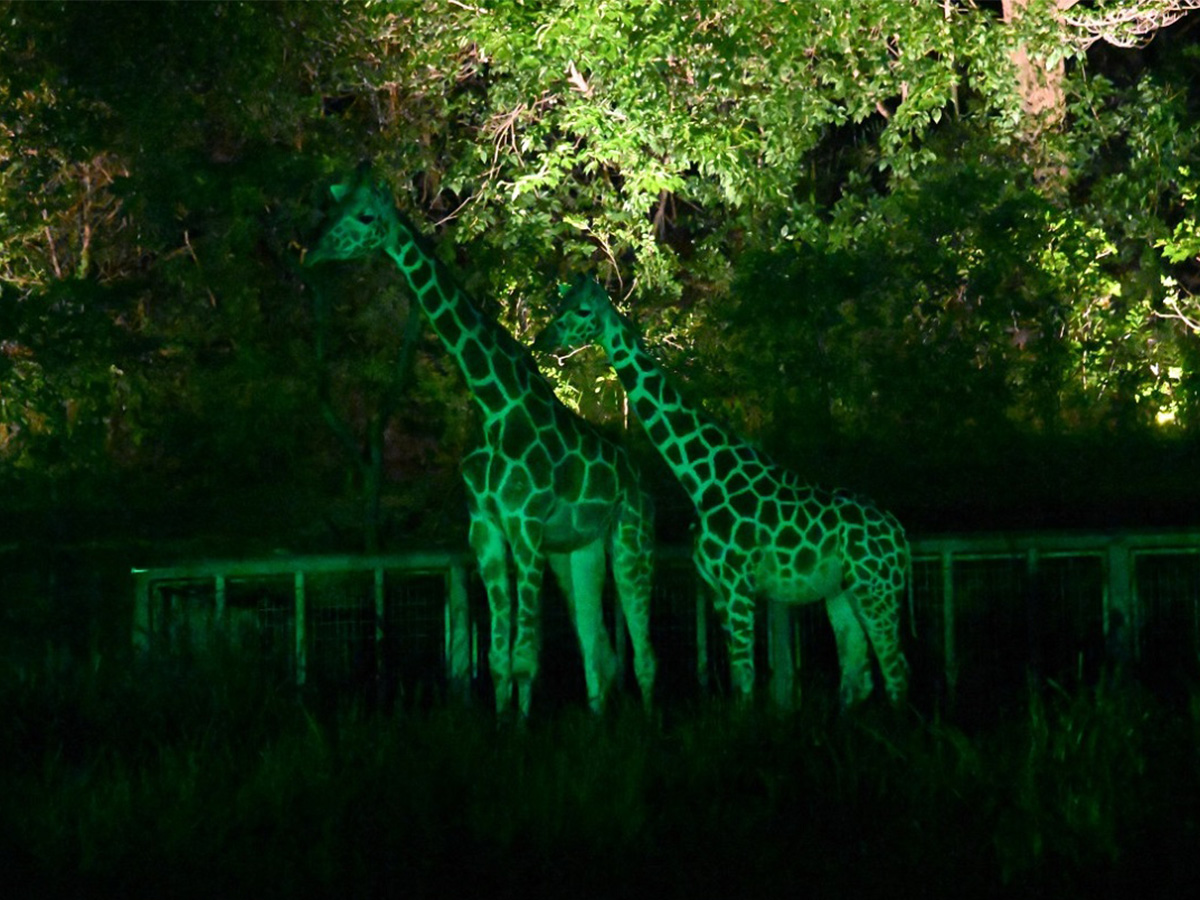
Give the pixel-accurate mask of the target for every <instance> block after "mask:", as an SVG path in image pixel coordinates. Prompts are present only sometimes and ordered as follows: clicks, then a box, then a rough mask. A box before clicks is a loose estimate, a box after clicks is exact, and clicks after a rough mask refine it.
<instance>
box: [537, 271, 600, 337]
mask: <svg viewBox="0 0 1200 900" xmlns="http://www.w3.org/2000/svg"><path fill="white" fill-rule="evenodd" d="M558 293H559V301H558V305H557V314H556V315H555V317H554V319H553V320H551V322H550V324H549V325H547V326H546V327H545V328H544V329H543V330H542V333H541V334H539V335H538V336H537V338H536V339H535V340H534V342H533V349H534V350H535V351H549V350H575V349H578V348H579V347H586V346H587V345H588V344H593V343H596V342H597V341H599V339H600V336H601V335H602V334H603V333H604V329H605V326H606V323H607V320H608V317H609V316H614V315H616V310H614V309H613V305H612V300H610V299H609V296H608V293H607V292H606V291H605V290H604V288H603V287H601V286H600V282H598V281H597V280H596V279H595V278H588V277H587V276H585V275H580V276H579V277H578V278H576V279H575V281H574V282H573V283H571V284H569V285H567V284H564V285H560V286H559V289H558Z"/></svg>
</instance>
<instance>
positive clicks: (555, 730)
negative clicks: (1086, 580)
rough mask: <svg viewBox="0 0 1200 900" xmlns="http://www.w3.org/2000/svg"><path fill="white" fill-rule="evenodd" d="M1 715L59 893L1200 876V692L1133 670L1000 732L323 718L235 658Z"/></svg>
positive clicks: (722, 718)
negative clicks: (1142, 677) (1148, 683)
mask: <svg viewBox="0 0 1200 900" xmlns="http://www.w3.org/2000/svg"><path fill="white" fill-rule="evenodd" d="M828 701H829V702H832V701H833V698H828ZM0 713H2V715H3V718H2V719H0V766H3V773H4V781H5V783H6V784H8V785H10V786H11V789H8V790H5V791H4V792H3V795H2V796H0V854H3V855H6V856H8V857H9V859H7V860H0V862H3V863H7V866H6V871H7V872H9V873H13V874H11V875H10V876H9V878H10V880H11V878H13V877H20V878H22V879H23V883H26V884H29V885H32V886H37V887H38V890H40V891H41V892H43V893H45V894H46V895H51V894H53V895H62V894H64V893H66V894H69V895H73V896H78V897H102V896H103V897H107V896H123V897H128V896H156V897H193V896H195V897H200V896H204V897H212V896H246V895H250V894H251V893H252V894H253V895H254V896H257V897H288V898H297V897H301V898H302V897H325V896H338V897H355V898H358V897H390V896H405V897H419V896H424V895H436V896H443V895H445V894H447V893H450V892H458V893H461V894H463V895H480V894H483V895H486V896H490V897H517V896H522V897H525V896H529V895H530V894H531V892H540V893H545V892H546V891H547V890H549V891H551V894H549V895H565V894H568V893H569V894H570V895H572V896H576V897H588V896H596V897H609V896H617V895H620V896H646V895H660V896H661V895H678V894H681V893H684V892H691V893H697V894H698V892H702V895H703V896H764V895H767V894H774V893H776V892H777V891H778V890H779V888H780V887H790V888H792V889H794V890H803V891H805V892H806V893H807V894H809V895H811V896H823V895H829V894H832V893H834V892H837V893H839V894H840V893H846V892H849V891H853V892H854V893H855V894H857V895H860V896H862V895H867V896H870V895H882V894H884V893H885V892H886V893H888V894H889V895H893V892H894V891H895V890H896V888H897V886H900V887H903V888H904V889H905V890H910V891H918V890H919V891H920V892H921V894H922V895H923V896H941V895H951V894H953V895H955V896H958V895H962V894H964V893H965V894H969V895H973V896H994V897H1006V896H1054V897H1064V898H1069V897H1078V896H1086V895H1088V894H1094V893H1097V892H1103V893H1105V894H1111V893H1114V892H1116V891H1121V890H1129V891H1133V890H1136V891H1137V892H1138V893H1139V894H1140V895H1143V896H1145V895H1153V894H1156V893H1161V894H1162V895H1166V894H1167V893H1168V892H1171V891H1174V892H1176V893H1177V892H1179V891H1180V890H1181V889H1182V888H1183V887H1184V886H1185V885H1189V884H1191V883H1194V880H1195V877H1196V876H1197V874H1200V871H1198V870H1200V862H1197V861H1196V859H1195V847H1196V846H1197V845H1198V844H1197V841H1198V839H1200V833H1198V827H1197V810H1200V755H1198V754H1200V694H1194V695H1192V696H1191V697H1190V698H1185V699H1184V700H1182V701H1178V700H1172V701H1166V700H1162V699H1159V698H1157V697H1155V696H1153V695H1151V694H1149V693H1148V692H1147V691H1145V690H1143V689H1142V688H1140V687H1139V686H1138V685H1137V684H1136V683H1130V682H1122V681H1116V680H1104V681H1102V682H1101V683H1099V684H1098V685H1095V686H1091V687H1080V688H1078V689H1076V690H1072V691H1064V690H1062V689H1059V688H1057V687H1055V686H1054V685H1052V684H1051V685H1035V684H1031V685H1030V687H1029V689H1028V699H1027V702H1026V703H1025V705H1024V706H1023V707H1022V708H1020V709H1018V710H1015V711H1010V712H1009V713H1007V714H1005V715H1004V716H1003V717H1001V718H998V719H997V720H996V721H994V722H992V723H989V724H988V725H987V726H986V727H983V728H975V729H973V730H971V731H967V730H964V729H963V728H961V727H959V726H957V725H956V724H955V723H954V722H951V721H946V720H944V719H942V718H939V717H937V716H926V717H923V716H921V715H918V714H917V713H914V712H911V711H909V712H905V713H897V712H894V711H892V710H889V709H886V708H883V707H873V706H868V708H866V709H863V710H860V711H857V712H855V713H854V714H852V715H848V716H839V715H838V714H837V713H836V711H835V710H834V709H833V708H832V707H831V706H829V705H827V703H826V702H825V701H824V700H822V699H820V698H818V699H815V700H807V701H806V706H805V708H804V709H802V710H801V711H799V712H798V713H795V714H792V715H786V716H785V715H779V714H776V713H772V712H771V711H770V710H767V709H759V708H754V709H739V708H735V707H731V706H729V705H726V704H723V703H721V702H718V701H712V702H707V703H695V704H692V705H690V706H684V707H680V708H668V709H666V710H665V711H663V712H662V713H660V714H659V715H658V716H656V717H654V718H653V719H649V720H648V719H647V718H646V717H645V716H643V715H642V714H641V712H640V710H639V709H638V708H636V703H635V702H634V701H633V700H632V699H631V701H630V703H629V704H628V705H626V706H621V705H618V707H617V708H615V709H613V710H612V711H611V712H610V714H608V715H606V716H605V717H604V718H601V719H596V718H594V717H592V716H590V715H588V714H587V713H586V712H585V711H584V710H581V709H574V708H568V709H565V710H561V711H559V712H556V713H554V714H551V715H546V716H544V717H543V718H539V719H535V720H534V721H533V722H531V723H530V724H529V725H528V726H525V727H513V726H508V727H498V726H497V724H496V722H495V720H494V718H493V716H492V715H491V714H490V713H488V712H487V711H484V710H478V709H461V708H455V707H450V706H439V705H429V704H425V705H424V707H423V708H412V709H400V710H394V711H391V712H387V713H383V712H378V711H369V710H366V709H364V708H362V707H358V706H354V705H344V706H341V707H338V706H336V705H331V704H322V705H319V706H314V705H312V704H307V705H306V704H305V703H304V702H301V701H300V700H299V699H298V698H297V697H295V696H294V694H293V693H292V692H291V691H290V690H289V689H287V688H286V686H284V685H282V684H277V683H272V682H271V681H270V680H269V679H267V678H265V677H263V675H262V674H261V672H259V671H258V670H256V669H255V668H254V667H252V666H248V665H247V664H245V663H244V662H241V661H239V660H238V659H237V658H236V657H235V656H233V655H228V654H222V653H221V652H220V651H219V650H218V651H215V652H214V653H213V654H209V655H206V656H205V657H204V658H201V659H193V660H169V659H160V660H153V659H149V660H144V661H142V662H141V663H139V664H138V665H137V666H134V667H132V668H128V669H121V670H116V671H110V670H107V669H105V668H104V667H103V666H100V667H97V666H89V667H81V668H75V667H71V666H62V665H54V666H49V665H48V666H46V667H44V670H43V671H38V672H37V673H36V674H34V675H31V674H30V673H29V672H28V671H25V672H22V673H9V677H8V678H6V680H5V682H4V684H3V685H0ZM31 895H32V894H31ZM698 895H700V894H698Z"/></svg>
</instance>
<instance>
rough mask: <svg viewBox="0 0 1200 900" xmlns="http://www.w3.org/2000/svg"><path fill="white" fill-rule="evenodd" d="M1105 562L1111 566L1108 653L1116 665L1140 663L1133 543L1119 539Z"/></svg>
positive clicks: (1106, 620)
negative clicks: (1130, 544)
mask: <svg viewBox="0 0 1200 900" xmlns="http://www.w3.org/2000/svg"><path fill="white" fill-rule="evenodd" d="M1105 560H1106V562H1107V567H1108V578H1107V579H1106V584H1105V588H1106V590H1105V592H1104V601H1105V602H1104V643H1105V650H1106V652H1107V655H1108V657H1109V659H1110V660H1111V661H1112V662H1115V663H1118V664H1120V663H1124V662H1129V661H1132V660H1136V659H1137V658H1138V657H1139V656H1140V651H1141V647H1140V646H1139V643H1140V642H1139V641H1138V631H1139V628H1138V620H1139V612H1140V610H1139V609H1138V602H1137V584H1136V582H1135V579H1134V561H1133V553H1132V551H1131V550H1130V549H1129V544H1127V543H1126V542H1124V541H1121V540H1116V541H1113V542H1112V543H1111V544H1109V545H1108V552H1107V554H1106V556H1105Z"/></svg>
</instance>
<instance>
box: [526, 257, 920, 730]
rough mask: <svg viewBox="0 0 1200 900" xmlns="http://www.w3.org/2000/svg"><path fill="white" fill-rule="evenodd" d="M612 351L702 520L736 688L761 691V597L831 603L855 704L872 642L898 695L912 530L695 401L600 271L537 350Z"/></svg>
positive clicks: (845, 680) (903, 681)
mask: <svg viewBox="0 0 1200 900" xmlns="http://www.w3.org/2000/svg"><path fill="white" fill-rule="evenodd" d="M592 343H598V344H599V345H600V346H601V347H603V348H604V351H605V352H606V354H607V355H608V359H609V362H610V363H611V364H612V366H613V368H614V370H615V371H616V373H617V377H618V378H619V379H620V381H621V384H622V386H623V387H624V388H625V392H626V394H627V395H628V397H629V401H630V405H631V406H632V407H633V410H634V413H635V414H636V415H637V417H638V419H640V420H641V423H642V425H643V426H644V427H645V429H646V433H647V434H648V435H649V436H650V440H651V441H652V442H653V443H654V445H655V446H656V447H657V448H658V451H659V452H660V453H661V454H662V456H663V458H664V459H665V460H666V461H667V464H668V465H669V466H670V467H671V469H672V471H673V472H674V473H675V476H676V477H677V478H678V479H679V481H680V483H681V484H682V485H683V487H684V489H685V490H686V491H687V493H688V495H689V496H690V497H691V499H692V503H693V505H694V506H695V508H696V512H697V514H698V516H699V533H698V540H697V541H696V548H695V563H696V567H697V570H698V572H699V574H700V576H701V577H702V578H703V579H704V581H705V582H706V583H707V584H708V585H709V586H710V587H711V588H712V589H713V594H714V603H715V606H716V610H717V614H718V616H719V617H720V619H721V621H722V624H723V625H724V626H725V630H726V632H727V634H728V637H729V659H730V668H731V673H732V679H733V684H734V689H735V691H737V692H738V693H739V694H740V695H741V696H742V697H744V698H748V697H749V696H750V695H751V694H752V692H753V690H754V603H755V600H756V598H757V597H759V596H763V597H767V598H770V599H772V600H775V601H779V602H785V603H796V604H800V603H812V602H815V601H818V600H823V601H825V606H826V609H827V610H828V613H829V619H830V621H831V622H832V623H833V630H834V636H835V638H836V640H837V648H838V659H839V661H840V663H841V669H842V681H841V689H840V693H841V701H842V705H843V706H845V707H849V706H852V705H854V704H856V703H858V702H859V701H861V700H863V699H865V698H866V697H867V696H868V695H869V694H870V693H871V690H872V687H873V678H872V675H871V664H870V658H869V656H868V651H867V646H868V642H869V643H870V646H871V647H872V648H873V649H874V651H875V655H876V657H877V658H878V660H879V668H880V672H881V673H882V676H883V680H884V686H885V689H886V691H887V694H888V697H889V698H890V699H891V701H892V702H893V703H897V704H898V703H900V702H901V701H902V699H903V698H904V696H905V693H906V691H907V687H908V665H907V663H906V662H905V659H904V654H903V652H902V651H901V647H900V607H901V602H900V601H901V597H902V596H903V593H904V587H905V583H906V580H907V577H908V570H909V561H910V555H909V546H908V540H907V538H906V537H905V535H904V529H903V528H902V527H901V526H900V523H899V522H898V521H897V520H896V519H895V517H894V516H892V515H891V514H890V513H887V512H884V511H882V510H880V509H879V508H878V507H876V506H875V504H874V503H872V502H870V501H869V500H865V499H863V498H859V497H855V496H854V495H852V494H849V493H846V492H842V491H826V490H823V489H821V488H816V487H807V486H804V485H803V484H802V483H801V482H800V480H799V478H798V477H797V476H796V475H794V474H793V473H792V472H790V471H788V470H787V469H783V468H781V467H780V466H777V465H775V464H774V463H772V462H770V461H769V460H767V459H765V458H764V457H763V456H762V455H761V454H760V453H759V452H758V451H757V450H755V449H754V448H753V447H752V446H750V444H748V443H747V442H746V441H744V440H741V439H739V438H737V437H735V436H733V435H731V434H730V433H729V432H728V431H726V430H725V429H723V428H721V427H720V426H718V425H716V424H715V423H714V422H712V421H711V420H710V419H709V418H708V417H707V416H705V415H704V414H703V413H701V412H699V411H697V410H696V409H694V408H692V407H691V406H689V405H688V404H687V403H686V402H685V401H684V400H683V398H682V396H681V395H680V394H679V392H678V391H677V390H676V389H675V387H674V386H673V385H672V384H671V382H670V381H669V380H668V379H667V377H666V375H665V374H664V373H663V371H662V369H661V368H660V367H659V366H658V364H657V363H656V362H655V361H654V360H653V359H652V358H651V356H650V355H649V354H648V353H647V352H646V349H645V347H644V346H643V345H642V341H641V338H640V337H639V336H638V334H637V332H636V330H635V329H634V327H633V326H632V325H631V324H630V323H629V322H628V321H627V320H626V319H625V318H624V317H622V316H621V315H620V314H619V313H618V312H617V311H616V309H615V308H614V307H613V305H612V301H611V300H610V299H609V297H608V294H607V293H606V292H605V291H604V289H603V288H602V287H601V286H600V285H599V284H598V283H597V282H596V281H595V280H594V279H579V280H578V281H576V283H575V284H574V285H573V286H572V287H571V288H570V289H569V290H565V291H564V292H563V296H562V299H561V303H560V306H559V313H558V315H557V316H556V317H555V318H554V320H553V321H552V322H551V323H550V324H549V325H548V326H547V327H546V329H545V330H544V331H543V332H542V333H541V334H540V335H539V336H538V338H537V340H536V341H535V342H534V345H533V346H534V349H535V350H553V349H559V348H577V347H582V346H586V345H588V344H592Z"/></svg>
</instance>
